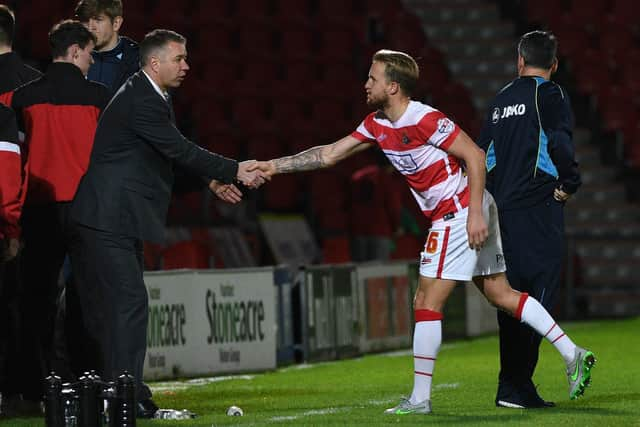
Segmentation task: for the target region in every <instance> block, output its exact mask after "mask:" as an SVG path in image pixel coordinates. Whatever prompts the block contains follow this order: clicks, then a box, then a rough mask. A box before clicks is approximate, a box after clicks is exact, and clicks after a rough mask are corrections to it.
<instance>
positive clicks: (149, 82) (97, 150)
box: [71, 30, 264, 417]
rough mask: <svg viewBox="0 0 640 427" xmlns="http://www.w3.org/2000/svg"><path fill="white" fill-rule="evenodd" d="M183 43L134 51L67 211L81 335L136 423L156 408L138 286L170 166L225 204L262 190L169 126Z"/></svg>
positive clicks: (171, 39) (159, 42) (166, 196)
mask: <svg viewBox="0 0 640 427" xmlns="http://www.w3.org/2000/svg"><path fill="white" fill-rule="evenodd" d="M186 58H187V51H186V39H185V38H184V37H182V36H181V35H179V34H177V33H175V32H173V31H169V30H154V31H152V32H150V33H149V34H147V35H146V36H145V38H144V40H143V41H142V42H141V43H140V64H141V66H142V69H141V70H140V71H139V72H137V73H136V74H134V75H133V76H131V78H130V79H129V80H128V81H127V82H126V83H125V84H124V85H123V86H122V87H121V88H120V90H119V91H118V92H117V93H116V95H115V96H114V98H113V99H112V100H111V102H110V103H109V105H108V106H107V108H106V109H105V111H104V113H103V115H102V117H101V118H100V121H99V123H98V128H97V130H96V136H95V141H94V146H93V152H92V154H91V160H90V164H89V169H88V171H87V173H86V175H85V176H84V178H83V179H82V182H81V183H80V186H79V188H78V192H77V194H76V197H75V199H74V202H73V206H72V209H71V215H72V218H73V219H74V221H75V229H76V230H75V238H74V243H73V244H72V246H73V248H72V250H71V264H72V268H73V272H74V274H75V275H76V279H77V281H78V283H81V284H82V286H79V289H78V292H79V297H80V299H81V301H82V309H83V316H84V317H85V321H86V325H87V329H88V330H89V333H90V334H91V336H92V337H93V339H94V340H96V342H97V343H98V344H99V345H100V349H101V357H102V363H101V365H102V366H101V374H102V376H103V377H104V378H105V379H107V380H113V379H115V378H117V377H118V376H119V375H120V374H122V373H123V371H125V370H126V371H128V372H129V373H131V374H132V375H133V376H134V377H135V379H136V384H137V398H138V402H139V405H138V416H140V417H153V414H154V413H155V411H156V410H157V407H156V406H155V405H154V404H153V402H152V401H151V399H150V398H151V392H150V390H149V389H148V387H146V386H145V385H144V384H143V383H142V374H143V364H144V358H145V352H146V341H147V319H148V299H147V291H146V288H145V285H144V282H143V253H142V242H143V240H149V241H155V242H158V241H162V240H164V225H165V220H166V214H167V208H168V205H169V200H170V195H171V188H172V184H173V169H174V166H178V165H179V166H183V167H186V168H188V169H190V170H192V171H193V172H194V173H196V174H198V175H199V176H201V177H203V178H204V179H206V180H207V182H210V185H209V187H210V188H211V189H212V190H213V191H215V192H216V194H218V195H219V197H221V198H223V200H227V201H232V202H233V201H237V198H238V197H239V196H240V195H241V193H240V192H239V191H238V189H237V188H236V187H235V186H234V185H233V182H234V181H235V180H238V181H240V182H242V183H243V184H245V185H248V186H250V187H257V186H259V185H260V184H262V183H263V182H264V179H263V175H262V172H260V173H256V172H249V171H248V169H249V166H250V165H252V163H253V162H252V161H245V162H241V163H238V162H236V161H235V160H230V159H227V158H224V157H222V156H219V155H216V154H213V153H210V152H208V151H207V150H204V149H202V148H200V147H198V146H197V145H195V144H193V143H192V142H190V141H189V140H187V139H186V138H185V137H184V136H182V134H181V133H180V132H179V131H178V129H177V128H176V126H175V118H174V115H173V109H172V107H171V102H170V99H169V95H168V93H167V91H168V90H169V89H170V88H176V87H178V86H180V84H181V83H182V80H183V79H184V77H185V75H186V72H187V70H188V69H189V66H188V65H187V62H186Z"/></svg>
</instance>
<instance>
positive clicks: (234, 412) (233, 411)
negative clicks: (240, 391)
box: [227, 406, 244, 417]
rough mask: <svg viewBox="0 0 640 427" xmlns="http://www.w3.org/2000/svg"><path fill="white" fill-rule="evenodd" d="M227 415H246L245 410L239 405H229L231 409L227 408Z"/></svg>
mask: <svg viewBox="0 0 640 427" xmlns="http://www.w3.org/2000/svg"><path fill="white" fill-rule="evenodd" d="M227 415H229V416H230V417H241V416H243V415H244V412H243V411H242V408H240V407H239V406H229V409H227Z"/></svg>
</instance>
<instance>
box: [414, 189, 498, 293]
mask: <svg viewBox="0 0 640 427" xmlns="http://www.w3.org/2000/svg"><path fill="white" fill-rule="evenodd" d="M467 211H468V210H467V209H464V210H462V211H460V212H457V213H456V214H455V217H454V218H452V219H449V220H444V219H441V220H438V221H435V222H434V223H433V224H432V226H431V229H430V230H429V235H428V236H427V241H426V243H425V245H424V250H423V251H422V252H421V253H420V275H421V276H424V277H432V278H437V279H449V280H460V281H467V280H471V278H472V277H475V276H486V275H489V274H494V273H500V272H504V271H507V266H506V264H505V262H504V254H503V252H502V239H501V238H500V223H499V222H498V208H497V206H496V202H495V201H494V200H493V196H492V195H491V194H490V193H489V192H488V191H486V190H485V192H484V197H483V200H482V214H483V216H484V219H485V221H487V226H488V228H489V236H488V237H487V240H486V242H485V243H484V246H483V247H482V249H480V250H479V251H476V250H475V249H471V248H470V247H469V240H468V236H467Z"/></svg>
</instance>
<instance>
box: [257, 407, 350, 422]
mask: <svg viewBox="0 0 640 427" xmlns="http://www.w3.org/2000/svg"><path fill="white" fill-rule="evenodd" d="M351 409H353V408H351V407H344V408H327V409H312V410H309V411H305V412H303V413H301V414H296V415H282V416H278V417H271V418H269V421H272V422H278V421H294V420H297V419H298V418H303V417H310V416H313V415H328V414H335V413H337V412H344V411H348V410H351Z"/></svg>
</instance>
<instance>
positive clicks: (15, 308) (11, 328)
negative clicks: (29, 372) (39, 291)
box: [0, 239, 23, 399]
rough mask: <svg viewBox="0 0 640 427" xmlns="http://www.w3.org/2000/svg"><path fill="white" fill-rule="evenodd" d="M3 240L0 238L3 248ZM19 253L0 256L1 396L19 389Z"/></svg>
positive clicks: (18, 391) (16, 391) (17, 391)
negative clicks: (9, 257) (9, 259)
mask: <svg viewBox="0 0 640 427" xmlns="http://www.w3.org/2000/svg"><path fill="white" fill-rule="evenodd" d="M4 243H5V242H3V241H2V240H1V239H0V245H2V248H4ZM19 256H20V255H18V257H16V258H14V259H12V260H11V261H8V262H5V261H4V260H3V259H2V257H1V256H0V393H1V394H2V398H3V399H7V398H8V397H9V396H12V395H16V394H18V393H20V392H21V390H20V376H19V373H18V372H19V371H18V369H16V367H17V366H18V363H19V360H20V348H21V346H22V343H21V339H22V336H23V335H22V334H21V333H20V323H21V322H20V307H19V305H18V304H19V298H18V293H19V290H20V281H19V274H18V270H19V268H18V266H19Z"/></svg>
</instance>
